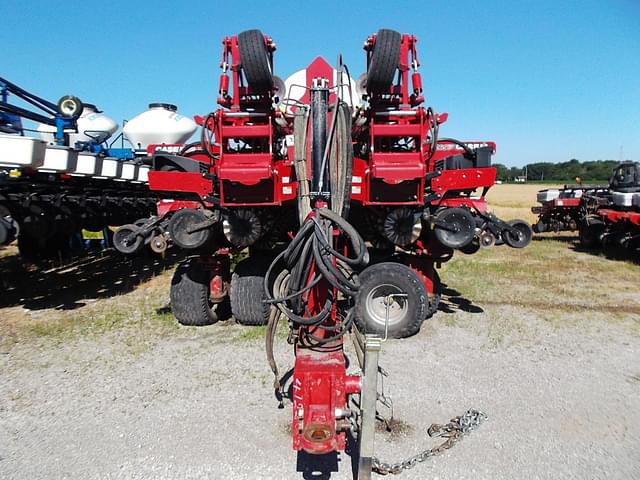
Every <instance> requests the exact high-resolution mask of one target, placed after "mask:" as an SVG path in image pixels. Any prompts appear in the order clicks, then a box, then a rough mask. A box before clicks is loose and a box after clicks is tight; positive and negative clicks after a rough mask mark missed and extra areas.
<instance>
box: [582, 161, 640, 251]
mask: <svg viewBox="0 0 640 480" xmlns="http://www.w3.org/2000/svg"><path fill="white" fill-rule="evenodd" d="M581 206H582V212H583V213H584V216H583V218H582V219H581V222H580V242H581V244H582V245H583V246H584V247H586V248H593V247H596V246H602V248H603V249H604V250H605V252H606V253H607V254H609V255H610V256H617V254H618V253H625V252H631V253H633V254H636V255H638V254H639V253H640V163H636V162H623V163H621V164H620V165H618V166H617V167H616V168H615V169H614V171H613V174H612V176H611V179H610V181H609V189H608V190H606V191H602V192H596V193H593V194H589V195H584V196H583V200H582V205H581Z"/></svg>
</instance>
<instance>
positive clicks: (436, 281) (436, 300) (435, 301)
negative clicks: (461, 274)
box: [426, 268, 442, 318]
mask: <svg viewBox="0 0 640 480" xmlns="http://www.w3.org/2000/svg"><path fill="white" fill-rule="evenodd" d="M432 280H433V292H432V293H431V295H429V305H428V306H427V317H426V318H430V317H433V315H435V313H436V312H437V311H438V307H439V306H440V300H441V298H442V284H441V283H440V275H438V272H437V271H436V269H435V268H434V269H433V279H432Z"/></svg>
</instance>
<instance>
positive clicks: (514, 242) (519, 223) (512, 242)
mask: <svg viewBox="0 0 640 480" xmlns="http://www.w3.org/2000/svg"><path fill="white" fill-rule="evenodd" d="M507 223H509V225H510V226H511V227H512V228H514V229H516V230H517V231H518V234H517V235H516V234H513V233H511V232H510V231H509V230H503V231H502V239H503V240H504V243H506V244H507V245H509V246H510V247H512V248H524V247H526V246H527V245H529V244H530V243H531V240H532V239H533V230H531V225H529V223H528V222H525V221H524V220H509V222H507Z"/></svg>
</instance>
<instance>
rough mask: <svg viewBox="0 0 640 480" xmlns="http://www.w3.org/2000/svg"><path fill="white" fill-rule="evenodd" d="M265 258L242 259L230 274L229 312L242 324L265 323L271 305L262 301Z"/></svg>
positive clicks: (265, 270)
mask: <svg viewBox="0 0 640 480" xmlns="http://www.w3.org/2000/svg"><path fill="white" fill-rule="evenodd" d="M269 264H270V261H269V259H267V258H254V257H251V256H250V257H249V258H245V259H244V260H242V261H241V262H240V263H238V265H236V268H235V269H234V271H233V274H232V275H231V291H230V297H231V313H232V314H233V317H234V318H235V319H236V321H237V322H238V323H240V324H242V325H266V324H267V321H268V320H269V312H270V311H271V306H270V305H269V304H268V303H264V300H266V298H267V297H266V295H265V292H264V276H265V274H266V273H267V269H268V268H269Z"/></svg>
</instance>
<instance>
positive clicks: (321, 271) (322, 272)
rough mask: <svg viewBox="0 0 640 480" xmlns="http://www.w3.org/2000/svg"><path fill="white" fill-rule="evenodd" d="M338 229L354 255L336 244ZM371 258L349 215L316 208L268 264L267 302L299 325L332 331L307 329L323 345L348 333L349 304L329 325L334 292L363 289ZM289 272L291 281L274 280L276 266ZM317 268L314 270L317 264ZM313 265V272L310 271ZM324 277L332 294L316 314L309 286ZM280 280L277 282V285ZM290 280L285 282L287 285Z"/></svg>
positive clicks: (348, 293) (310, 338)
mask: <svg viewBox="0 0 640 480" xmlns="http://www.w3.org/2000/svg"><path fill="white" fill-rule="evenodd" d="M334 230H338V231H339V232H340V234H341V235H342V236H343V237H344V238H345V239H346V241H347V242H348V244H349V246H350V249H349V250H350V251H351V252H353V254H352V255H344V254H342V253H340V252H338V251H337V250H336V249H335V248H333V246H332V244H333V238H332V233H333V231H334ZM368 261H369V254H368V251H367V248H366V246H365V244H364V240H363V239H362V237H361V236H360V235H359V234H358V232H357V231H356V230H355V228H354V227H353V226H352V225H351V224H349V222H347V221H346V220H345V219H344V218H342V217H341V216H340V215H338V214H337V213H336V212H333V211H331V210H329V209H327V208H317V209H315V210H314V211H313V214H312V215H311V216H310V217H309V218H308V219H307V220H306V221H305V223H304V224H303V226H302V228H301V229H300V230H299V232H298V234H297V235H296V236H295V238H294V239H293V240H292V242H291V243H290V244H289V246H288V247H287V249H286V250H284V251H283V252H282V253H280V254H279V255H278V256H277V257H276V259H275V260H274V262H273V263H272V264H271V266H270V267H269V269H268V271H267V273H266V275H265V282H264V289H265V292H266V295H267V299H268V300H267V302H269V303H271V304H273V305H275V306H276V307H277V308H278V309H279V310H280V311H281V312H282V313H283V314H284V315H285V316H286V317H287V318H289V319H290V320H291V321H292V322H293V324H294V325H296V324H297V325H305V326H314V327H317V328H318V329H321V330H326V331H329V332H332V335H328V336H326V337H318V336H316V335H312V334H308V338H307V339H306V340H307V341H308V342H311V343H313V344H315V345H318V346H319V345H324V344H327V343H329V342H331V341H334V340H336V339H338V338H340V337H341V336H342V335H344V334H345V333H346V332H347V331H348V330H349V328H350V326H351V324H352V322H353V313H352V311H351V310H348V311H347V313H346V315H344V317H343V318H342V319H341V320H342V321H341V322H338V323H337V324H336V325H334V324H329V325H324V322H325V321H326V320H328V319H329V317H330V316H331V312H332V309H333V305H334V303H335V301H336V300H337V298H335V293H334V291H337V292H340V293H341V294H342V295H343V296H344V297H345V298H346V299H348V298H351V297H353V296H355V295H356V293H357V291H358V281H357V275H356V274H355V273H356V272H357V271H358V270H360V269H361V268H364V266H366V264H367V263H368ZM278 267H279V268H280V269H281V270H280V274H279V275H278V277H279V276H280V275H281V274H282V272H283V271H285V272H287V275H288V281H287V282H282V281H281V282H275V281H274V280H275V278H276V276H275V275H274V273H275V270H276V269H277V268H278ZM312 269H313V270H312ZM312 271H313V274H312V273H311V272H312ZM321 281H325V282H327V284H328V286H329V287H330V288H328V289H327V298H326V300H325V302H324V305H323V306H322V308H321V309H320V311H319V312H317V313H315V314H311V312H310V311H309V309H308V305H307V300H308V294H309V292H310V290H311V289H312V288H313V287H315V286H316V285H318V284H319V283H320V282H321ZM276 284H277V285H278V288H274V287H272V286H275V285H276ZM283 285H286V288H282V286H283Z"/></svg>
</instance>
